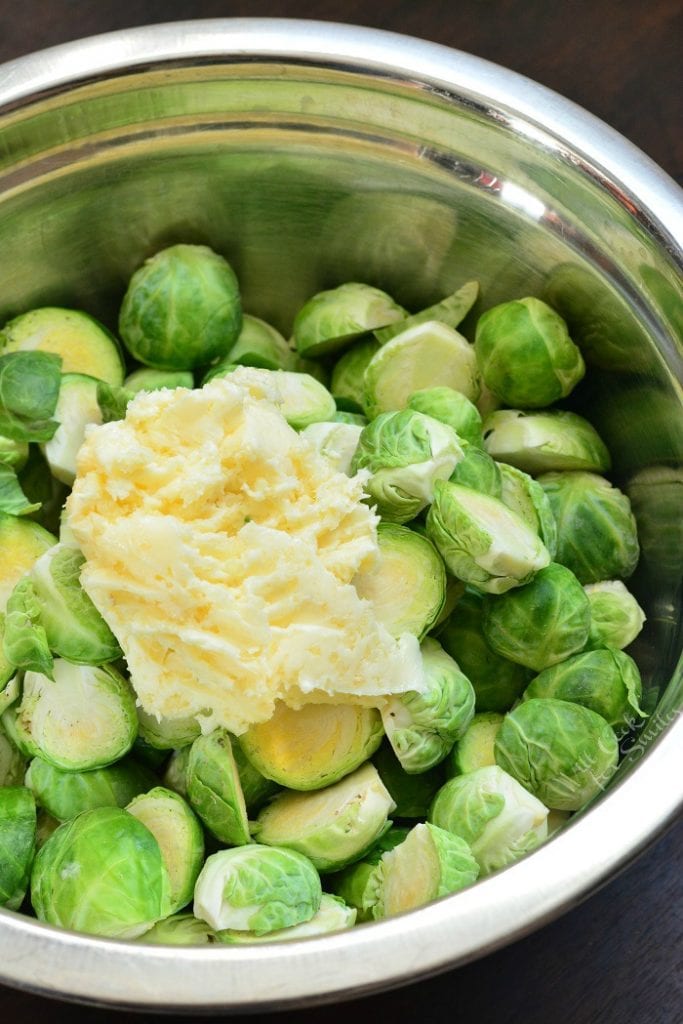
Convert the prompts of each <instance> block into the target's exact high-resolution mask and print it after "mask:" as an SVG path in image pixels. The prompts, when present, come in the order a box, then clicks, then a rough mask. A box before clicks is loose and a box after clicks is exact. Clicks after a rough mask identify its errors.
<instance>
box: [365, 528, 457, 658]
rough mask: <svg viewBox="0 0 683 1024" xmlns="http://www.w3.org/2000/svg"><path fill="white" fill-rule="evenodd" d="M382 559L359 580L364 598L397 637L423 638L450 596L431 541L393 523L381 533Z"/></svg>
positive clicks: (442, 569) (380, 556)
mask: <svg viewBox="0 0 683 1024" xmlns="http://www.w3.org/2000/svg"><path fill="white" fill-rule="evenodd" d="M377 541H378V544H379V557H378V558H377V560H376V561H375V563H374V565H372V566H371V567H370V568H369V569H365V570H363V571H362V572H360V573H359V574H358V575H357V576H356V577H355V578H354V581H353V582H354V586H355V588H356V590H357V592H358V593H359V594H360V596H361V597H364V598H366V600H368V601H370V602H371V603H372V606H373V608H374V611H375V615H376V616H377V618H378V619H379V621H380V622H381V623H382V624H383V625H384V626H386V628H387V629H388V630H389V632H390V633H391V635H392V636H394V637H397V638H398V637H399V636H400V635H401V634H402V633H413V634H414V635H415V636H416V637H417V638H418V639H422V637H423V636H424V635H425V634H426V633H427V632H428V631H429V630H430V629H431V628H432V626H433V625H434V624H435V623H436V620H437V619H438V617H439V614H440V612H441V609H442V608H443V604H444V600H445V597H446V571H445V569H444V566H443V562H442V561H441V558H440V556H439V554H438V552H437V551H436V548H435V547H434V545H433V544H432V542H431V541H430V540H429V539H428V538H427V537H423V536H421V535H420V534H419V533H415V532H414V531H413V530H410V529H408V527H406V526H398V525H396V524H394V523H380V524H379V526H378V528H377Z"/></svg>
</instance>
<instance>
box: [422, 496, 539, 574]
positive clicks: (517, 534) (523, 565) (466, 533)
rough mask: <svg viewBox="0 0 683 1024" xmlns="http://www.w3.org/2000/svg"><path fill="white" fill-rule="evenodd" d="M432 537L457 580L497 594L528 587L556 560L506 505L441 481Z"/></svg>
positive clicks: (430, 531)
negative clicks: (544, 568) (543, 569)
mask: <svg viewBox="0 0 683 1024" xmlns="http://www.w3.org/2000/svg"><path fill="white" fill-rule="evenodd" d="M427 534H428V535H429V537H430V538H431V539H432V540H433V541H434V543H435V545H436V547H437V550H438V551H439V553H440V555H441V557H442V558H443V560H444V562H445V563H446V567H447V568H448V569H449V570H450V571H451V572H452V573H453V575H454V576H457V577H458V579H461V580H463V581H464V582H465V583H469V584H471V585H472V586H475V587H476V588H477V589H478V590H484V591H487V592H489V593H493V594H502V593H504V592H505V591H507V590H510V589H511V588H512V587H519V586H521V585H522V584H524V583H527V582H528V581H529V580H530V579H532V578H533V576H534V574H535V573H536V572H538V570H539V569H542V568H543V567H544V566H546V565H548V563H549V561H550V556H549V554H548V552H547V550H546V548H545V546H544V545H543V543H542V541H541V539H540V538H539V537H538V535H537V534H536V533H534V532H533V530H531V529H529V527H528V526H527V525H526V523H524V522H522V520H521V519H520V518H519V517H518V516H516V515H515V514H514V512H511V511H510V510H509V509H508V508H507V507H506V506H505V505H504V504H503V503H502V501H499V500H498V499H497V498H491V497H490V496H489V495H487V494H481V493H480V492H479V491H473V490H471V489H470V488H469V487H460V486H459V485H458V484H453V483H444V482H443V481H441V480H437V481H436V484H435V485H434V502H433V504H432V507H431V508H430V510H429V513H428V515H427Z"/></svg>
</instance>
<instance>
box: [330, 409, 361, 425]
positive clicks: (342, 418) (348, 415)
mask: <svg viewBox="0 0 683 1024" xmlns="http://www.w3.org/2000/svg"><path fill="white" fill-rule="evenodd" d="M332 422H333V423H352V424H353V425H354V426H356V427H367V425H368V420H367V417H366V416H363V415H361V413H359V412H345V411H344V410H343V409H341V410H339V409H338V410H337V412H335V414H334V416H333V417H332Z"/></svg>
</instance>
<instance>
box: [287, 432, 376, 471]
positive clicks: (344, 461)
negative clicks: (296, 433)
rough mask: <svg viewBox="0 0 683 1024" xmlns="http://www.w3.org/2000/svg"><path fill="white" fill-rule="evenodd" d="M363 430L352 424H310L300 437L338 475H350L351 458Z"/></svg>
mask: <svg viewBox="0 0 683 1024" xmlns="http://www.w3.org/2000/svg"><path fill="white" fill-rule="evenodd" d="M362 430H363V428H362V427H361V426H357V425H355V424H353V423H334V422H332V423H310V424H309V425H308V426H307V427H304V429H303V430H302V431H301V436H302V437H305V438H306V440H307V441H309V442H310V444H311V445H312V446H313V447H314V448H315V450H316V451H318V452H320V454H321V455H324V456H325V458H326V459H329V461H330V462H331V463H332V465H333V466H334V468H335V469H336V470H337V472H338V473H346V475H347V476H350V475H351V464H352V462H353V456H354V453H355V451H356V448H357V447H358V440H359V438H360V435H361V432H362Z"/></svg>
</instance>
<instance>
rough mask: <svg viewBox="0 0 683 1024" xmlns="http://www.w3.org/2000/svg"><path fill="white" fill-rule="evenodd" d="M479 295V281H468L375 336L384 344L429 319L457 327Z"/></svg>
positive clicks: (384, 328)
mask: <svg viewBox="0 0 683 1024" xmlns="http://www.w3.org/2000/svg"><path fill="white" fill-rule="evenodd" d="M478 295H479V282H478V281H466V282H465V284H463V285H462V286H461V287H460V288H458V290H457V292H453V294H452V295H447V296H446V298H445V299H442V300H441V302H437V303H435V305H433V306H428V307H427V308H426V309H422V310H420V312H419V313H414V314H413V315H412V316H409V317H407V318H406V319H405V320H403V321H398V323H395V324H390V325H389V326H388V327H381V328H380V329H379V330H376V331H375V337H376V338H377V340H378V341H379V342H381V344H382V345H385V344H386V343H387V342H388V341H391V339H392V338H395V337H396V335H397V334H401V333H402V332H403V331H405V330H407V329H408V328H409V327H417V325H418V324H423V323H425V322H426V321H428V320H436V321H438V323H440V324H446V326H447V327H457V326H458V324H459V323H460V322H461V321H462V320H464V319H465V317H466V316H467V314H468V313H469V311H470V309H471V308H472V306H473V305H474V303H475V302H476V301H477V297H478ZM437 419H438V417H437Z"/></svg>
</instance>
